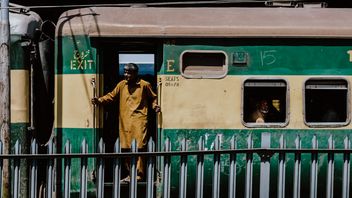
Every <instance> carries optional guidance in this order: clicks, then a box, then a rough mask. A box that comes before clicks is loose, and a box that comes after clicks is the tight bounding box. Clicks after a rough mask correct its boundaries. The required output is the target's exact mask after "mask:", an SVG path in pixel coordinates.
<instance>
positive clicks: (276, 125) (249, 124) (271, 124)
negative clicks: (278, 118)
mask: <svg viewBox="0 0 352 198" xmlns="http://www.w3.org/2000/svg"><path fill="white" fill-rule="evenodd" d="M251 80H253V81H255V80H261V81H266V80H268V81H273V80H274V81H284V82H285V83H286V105H285V107H286V118H285V121H284V122H279V123H274V122H267V123H254V122H245V120H244V100H245V98H244V95H245V94H244V91H245V83H246V82H247V81H251ZM289 121H290V87H289V83H288V81H287V80H286V79H284V78H276V77H249V78H246V79H244V80H243V81H242V85H241V122H242V124H243V125H244V126H245V127H247V128H284V127H286V126H287V125H288V124H289Z"/></svg>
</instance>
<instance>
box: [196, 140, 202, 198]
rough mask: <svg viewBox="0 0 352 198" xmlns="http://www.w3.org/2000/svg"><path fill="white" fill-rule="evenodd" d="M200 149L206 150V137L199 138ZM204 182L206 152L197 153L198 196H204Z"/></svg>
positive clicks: (197, 197)
mask: <svg viewBox="0 0 352 198" xmlns="http://www.w3.org/2000/svg"><path fill="white" fill-rule="evenodd" d="M198 150H200V151H204V138H203V137H200V138H199V140H198ZM203 182H204V154H198V155H197V181H196V186H197V187H196V198H203Z"/></svg>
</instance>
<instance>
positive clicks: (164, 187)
mask: <svg viewBox="0 0 352 198" xmlns="http://www.w3.org/2000/svg"><path fill="white" fill-rule="evenodd" d="M260 141H261V142H260V145H261V147H260V148H254V147H253V138H252V135H249V136H248V137H246V144H247V148H244V149H238V148H237V143H238V139H237V138H236V137H235V136H234V137H232V138H231V140H230V143H229V145H230V148H229V149H221V148H222V142H221V138H220V136H219V135H218V136H216V138H215V141H214V142H213V146H214V147H213V149H212V150H205V149H204V148H205V146H204V138H202V137H201V138H200V139H199V141H198V143H197V144H198V145H197V147H198V150H192V151H190V150H189V149H188V146H189V145H188V143H187V141H186V140H185V139H183V140H182V141H181V142H180V150H178V151H171V143H170V140H169V139H166V141H165V142H164V145H163V151H155V143H154V142H153V140H151V139H150V141H149V142H148V148H147V152H138V150H137V146H136V145H137V144H136V142H135V141H133V142H132V148H131V152H121V148H120V144H119V141H118V140H117V141H116V143H115V147H114V150H115V151H114V153H105V145H104V143H103V141H102V140H100V142H99V144H98V149H97V153H89V152H88V145H87V141H86V140H83V142H82V143H81V153H71V144H70V142H69V141H67V142H66V144H65V148H64V150H65V153H62V154H57V153H55V152H54V151H55V144H54V143H53V142H52V141H50V142H49V144H48V146H47V154H38V146H37V143H36V141H35V140H33V141H32V144H31V150H30V151H31V153H30V154H21V145H20V144H19V143H18V142H16V145H15V149H14V150H15V153H14V154H8V155H5V154H2V150H1V149H0V152H1V155H0V169H1V171H0V174H2V170H3V163H2V162H3V160H4V159H10V160H11V162H13V178H12V196H13V197H15V198H17V197H19V196H20V195H19V189H20V179H21V178H20V171H21V169H20V167H21V160H22V159H28V160H30V169H29V170H30V171H29V174H30V175H29V179H30V184H29V185H30V188H29V189H30V190H29V191H30V192H29V196H30V197H31V198H34V197H38V192H37V189H38V186H37V185H38V184H37V174H38V164H37V162H38V160H42V159H45V160H46V161H47V166H46V174H47V179H46V190H45V197H48V198H51V197H70V196H71V189H70V183H71V179H72V178H71V171H72V164H71V160H72V159H73V158H78V159H80V170H79V171H80V193H79V197H81V198H85V197H87V189H88V185H87V178H88V171H87V166H88V159H89V158H94V159H96V172H97V175H96V179H97V180H96V191H95V192H96V195H95V196H96V197H99V198H103V197H104V193H105V192H104V182H105V181H104V172H105V171H109V172H111V173H112V174H113V184H112V191H113V192H112V197H122V196H121V182H120V179H121V159H122V158H126V157H129V158H130V159H131V169H130V171H131V172H130V176H131V180H130V183H129V185H128V186H129V193H128V197H130V198H137V188H138V186H139V185H138V183H137V170H136V166H137V158H138V156H144V157H145V158H146V162H147V163H146V170H147V171H146V172H147V174H146V181H145V186H146V187H145V189H146V191H145V193H143V197H147V198H152V197H163V198H168V197H175V196H173V193H170V192H171V190H170V189H171V188H170V185H171V176H172V177H178V178H179V183H178V185H177V191H178V193H177V197H180V198H185V197H186V196H187V192H188V191H193V193H194V194H195V197H197V198H201V197H213V198H219V197H220V191H221V188H220V186H221V185H227V186H228V188H227V189H228V192H226V194H227V196H228V197H236V192H237V190H240V191H243V192H244V197H246V198H251V197H255V196H254V195H253V191H259V193H258V194H259V197H261V198H269V197H272V196H271V193H272V192H270V186H269V185H270V175H271V173H270V171H271V170H272V169H271V167H270V166H271V163H272V156H273V155H277V156H278V157H277V160H278V161H277V168H276V169H275V171H277V173H276V175H277V182H276V185H277V186H276V187H275V191H276V192H275V196H277V197H279V198H283V197H285V189H286V188H291V189H292V192H293V193H292V195H290V197H294V198H299V197H301V196H302V192H301V186H302V177H304V178H309V197H310V198H316V197H318V193H317V190H318V187H317V186H318V169H319V168H318V165H319V163H320V161H319V158H318V155H320V154H325V155H327V164H326V165H325V166H326V170H327V173H326V181H324V182H325V183H326V186H325V187H324V190H325V192H324V194H325V196H326V197H334V189H337V187H336V186H335V187H334V183H335V182H334V179H335V178H334V176H335V174H334V170H335V160H334V156H335V155H343V160H342V162H340V163H341V164H342V166H343V167H341V169H342V182H341V184H342V186H341V187H338V188H339V189H340V190H341V192H339V194H341V197H343V198H348V197H349V192H350V154H351V149H350V139H349V137H345V138H344V146H343V148H341V149H335V145H334V138H333V136H330V137H329V138H328V144H327V145H328V147H327V148H325V149H321V148H319V149H318V140H317V137H316V136H315V135H314V136H313V138H312V139H311V145H312V147H311V148H302V147H301V138H300V137H299V136H297V137H296V139H295V143H294V145H295V148H286V140H285V137H284V136H283V135H282V136H281V137H280V140H279V147H278V148H270V145H271V136H270V133H263V134H262V135H261V140H260ZM0 148H2V144H1V142H0ZM288 154H290V155H293V156H294V164H293V168H292V170H293V171H292V172H290V173H288V172H287V169H286V165H287V160H286V156H287V155H288ZM302 154H307V155H309V156H310V167H309V169H310V170H309V171H308V172H309V174H310V175H302V171H301V169H302V164H301V162H302V159H301V155H302ZM207 155H211V156H212V159H213V160H212V162H211V163H212V164H213V166H212V170H211V171H212V185H211V186H212V189H211V192H212V193H211V195H210V194H207V195H204V174H205V169H204V163H205V160H206V159H205V157H204V156H207ZM238 155H245V159H246V161H245V177H244V178H245V179H244V180H239V179H238V178H237V172H236V171H237V170H238V167H237V166H238V162H239V161H238V159H237V156H238ZM255 155H256V157H259V158H260V162H259V164H260V165H259V167H260V174H259V177H260V179H259V185H258V186H254V185H253V180H254V179H255V178H254V177H255V175H254V174H253V163H254V162H253V160H254V156H255ZM190 156H193V157H195V158H196V169H195V170H189V169H188V168H189V167H188V159H189V157H190ZM224 156H227V160H229V163H228V173H226V175H228V176H227V181H226V182H223V183H221V181H222V180H220V175H221V174H223V173H222V171H223V170H222V169H221V166H222V163H221V161H222V160H223V159H222V158H223V157H224ZM173 157H179V159H180V160H179V165H178V167H176V168H177V169H179V171H177V174H178V175H172V174H175V173H174V172H172V170H171V164H172V158H173ZM161 159H162V160H161ZM56 160H60V162H62V161H63V168H62V171H63V173H62V174H61V175H62V180H63V181H64V184H63V188H62V189H63V190H59V189H57V188H56V187H55V186H56V181H58V180H57V179H56V178H55V177H56V176H57V174H56V173H55V171H57V170H58V169H57V168H55V166H56V165H57V163H56V162H55V161H56ZM106 160H113V169H112V170H107V169H106V167H105V162H106ZM158 162H159V163H160V164H161V166H160V167H159V168H160V169H161V170H158V171H160V173H161V178H160V184H161V185H160V186H161V188H160V192H157V190H156V189H155V188H156V186H155V180H156V179H157V178H155V171H156V169H158V168H157V163H158ZM174 168H175V167H174ZM188 171H193V172H195V175H196V178H195V184H194V186H193V187H192V188H191V189H190V188H189V185H188V184H187V174H189V172H188ZM288 174H290V175H292V178H293V181H292V182H291V183H290V182H287V181H286V178H285V177H286V176H287V175H288ZM0 176H2V175H0ZM257 176H258V175H257ZM0 181H1V180H0ZM238 183H242V184H243V186H244V189H236V187H237V186H238ZM288 183H290V184H292V185H291V186H287V184H288ZM0 186H2V185H1V184H0ZM187 187H188V188H187ZM0 190H1V192H2V190H3V189H1V188H0ZM1 192H0V194H2V193H1ZM302 197H308V195H304V196H302Z"/></svg>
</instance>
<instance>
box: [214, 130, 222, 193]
mask: <svg viewBox="0 0 352 198" xmlns="http://www.w3.org/2000/svg"><path fill="white" fill-rule="evenodd" d="M220 147H221V142H220V136H219V135H217V136H216V138H215V141H214V149H215V150H220ZM219 196H220V154H218V153H216V154H214V172H213V198H219Z"/></svg>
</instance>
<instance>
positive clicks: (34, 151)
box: [31, 139, 38, 198]
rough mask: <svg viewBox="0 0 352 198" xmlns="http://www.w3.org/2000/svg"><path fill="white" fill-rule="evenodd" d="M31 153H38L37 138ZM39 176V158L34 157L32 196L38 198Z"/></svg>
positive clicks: (32, 145) (34, 140) (33, 142)
mask: <svg viewBox="0 0 352 198" xmlns="http://www.w3.org/2000/svg"><path fill="white" fill-rule="evenodd" d="M31 154H32V155H36V154H38V144H37V140H36V139H33V140H32V143H31ZM37 176H38V164H37V160H35V159H33V160H32V164H31V198H37Z"/></svg>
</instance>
